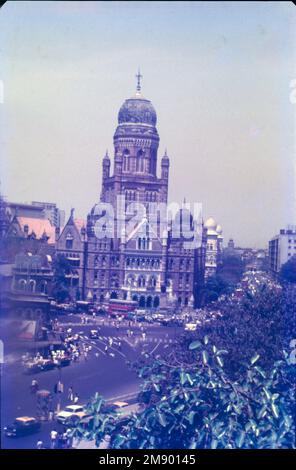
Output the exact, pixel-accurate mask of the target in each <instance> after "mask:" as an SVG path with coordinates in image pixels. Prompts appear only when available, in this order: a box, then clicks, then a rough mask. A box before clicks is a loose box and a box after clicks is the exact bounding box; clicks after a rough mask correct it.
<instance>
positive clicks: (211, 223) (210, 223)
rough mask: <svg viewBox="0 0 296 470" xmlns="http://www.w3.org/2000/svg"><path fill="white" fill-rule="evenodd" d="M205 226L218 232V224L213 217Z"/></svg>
mask: <svg viewBox="0 0 296 470" xmlns="http://www.w3.org/2000/svg"><path fill="white" fill-rule="evenodd" d="M204 226H205V227H206V228H207V229H208V230H209V229H210V230H216V227H217V223H216V221H215V219H213V217H209V218H208V219H207V220H206V221H205V224H204Z"/></svg>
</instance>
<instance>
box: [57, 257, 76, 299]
mask: <svg viewBox="0 0 296 470" xmlns="http://www.w3.org/2000/svg"><path fill="white" fill-rule="evenodd" d="M72 271H73V268H72V266H71V263H70V261H69V260H68V259H67V258H66V257H65V256H64V255H61V254H58V255H56V256H55V258H54V260H53V289H52V295H53V297H54V298H55V299H56V301H57V302H58V303H63V302H65V300H67V299H69V298H70V289H69V283H68V280H67V277H66V276H67V275H69V274H71V273H72Z"/></svg>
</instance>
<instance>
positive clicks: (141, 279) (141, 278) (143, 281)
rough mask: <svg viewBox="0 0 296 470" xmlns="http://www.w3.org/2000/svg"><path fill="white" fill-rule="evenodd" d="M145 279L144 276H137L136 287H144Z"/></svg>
mask: <svg viewBox="0 0 296 470" xmlns="http://www.w3.org/2000/svg"><path fill="white" fill-rule="evenodd" d="M145 284H146V279H145V276H142V275H141V276H139V278H138V287H145Z"/></svg>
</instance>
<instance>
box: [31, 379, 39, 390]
mask: <svg viewBox="0 0 296 470" xmlns="http://www.w3.org/2000/svg"><path fill="white" fill-rule="evenodd" d="M38 389H39V385H38V382H37V380H35V379H33V380H32V382H31V393H37V392H38Z"/></svg>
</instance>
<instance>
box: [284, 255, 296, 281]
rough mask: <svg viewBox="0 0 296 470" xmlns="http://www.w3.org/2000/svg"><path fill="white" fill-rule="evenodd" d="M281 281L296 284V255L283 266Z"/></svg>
mask: <svg viewBox="0 0 296 470" xmlns="http://www.w3.org/2000/svg"><path fill="white" fill-rule="evenodd" d="M280 279H281V280H282V281H287V282H292V283H293V284H296V255H294V256H292V258H290V259H289V261H287V262H286V263H285V264H283V266H282V267H281V270H280Z"/></svg>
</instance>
